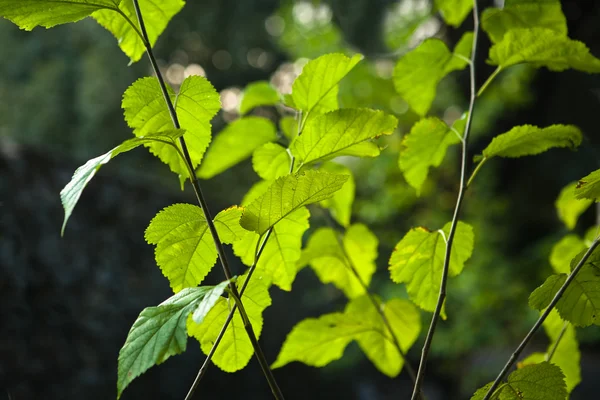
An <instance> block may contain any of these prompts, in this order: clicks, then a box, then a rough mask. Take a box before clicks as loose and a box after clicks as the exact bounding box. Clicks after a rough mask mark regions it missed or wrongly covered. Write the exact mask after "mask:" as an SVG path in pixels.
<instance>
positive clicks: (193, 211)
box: [145, 204, 242, 292]
mask: <svg viewBox="0 0 600 400" xmlns="http://www.w3.org/2000/svg"><path fill="white" fill-rule="evenodd" d="M240 214H241V209H239V208H230V209H227V210H224V211H222V212H220V213H219V214H217V216H216V217H215V227H216V228H217V231H218V233H219V237H220V239H221V241H222V242H223V243H231V240H233V239H237V238H238V236H239V235H241V232H242V229H241V228H240V227H239V222H238V221H239V219H240ZM145 238H146V241H147V242H148V243H150V244H154V245H156V249H155V252H154V254H155V257H156V263H157V264H158V266H159V267H160V269H161V271H162V273H163V275H165V277H167V279H168V280H169V283H170V285H171V288H172V289H173V291H174V292H178V291H180V290H181V289H183V288H186V287H194V286H197V285H198V284H200V283H201V282H202V280H203V279H204V277H205V276H206V275H207V274H208V273H209V272H210V270H211V269H212V267H213V266H214V265H215V262H216V261H217V249H216V247H215V243H214V240H213V237H212V235H211V233H210V230H209V228H208V223H207V222H206V219H205V217H204V213H203V211H202V209H201V208H200V207H198V206H194V205H191V204H173V205H171V206H169V207H167V208H165V209H163V210H162V211H160V212H159V213H158V214H157V215H156V216H155V217H154V218H153V219H152V221H150V225H149V226H148V228H147V229H146V233H145Z"/></svg>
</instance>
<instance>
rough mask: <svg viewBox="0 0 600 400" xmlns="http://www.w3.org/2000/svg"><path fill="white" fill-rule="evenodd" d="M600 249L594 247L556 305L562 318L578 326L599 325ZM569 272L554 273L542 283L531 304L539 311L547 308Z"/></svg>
mask: <svg viewBox="0 0 600 400" xmlns="http://www.w3.org/2000/svg"><path fill="white" fill-rule="evenodd" d="M583 253H584V252H581V253H579V254H578V255H577V256H576V257H575V258H574V259H573V261H572V262H571V267H572V268H573V267H574V264H575V262H576V261H577V260H579V259H581V256H582V255H583ZM599 266H600V251H598V249H596V250H594V252H593V253H592V255H591V256H590V257H589V258H588V260H587V261H586V263H585V265H584V266H583V267H582V268H581V270H580V271H579V273H578V274H577V275H576V276H575V279H573V281H572V282H571V284H570V285H569V286H568V287H567V289H566V290H565V292H564V294H563V295H562V297H561V298H560V300H559V301H558V303H557V304H556V309H557V310H558V313H559V314H560V316H561V318H562V319H564V320H566V321H569V322H571V323H572V324H573V325H576V326H589V325H591V324H596V325H598V324H599V323H598V321H600V319H599V318H598V313H599V312H600V267H599ZM566 279H567V274H556V275H551V276H550V277H549V278H548V279H546V281H545V282H544V283H543V284H542V286H540V287H538V288H537V289H535V290H534V291H533V293H531V295H530V296H529V305H530V306H531V307H532V308H534V309H536V310H543V309H545V308H546V307H548V304H550V301H552V298H553V297H554V295H555V294H556V292H557V291H558V289H560V287H561V286H562V285H563V284H564V283H565V280H566Z"/></svg>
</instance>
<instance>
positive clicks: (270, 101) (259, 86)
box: [240, 81, 280, 115]
mask: <svg viewBox="0 0 600 400" xmlns="http://www.w3.org/2000/svg"><path fill="white" fill-rule="evenodd" d="M279 101H280V99H279V93H277V90H275V88H274V87H273V86H271V84H270V83H269V82H266V81H259V82H252V83H250V84H249V85H248V86H246V89H244V94H243V96H242V102H241V103H240V114H242V115H244V114H247V113H248V112H249V111H251V110H252V109H253V108H256V107H261V106H273V105H275V104H277V103H279Z"/></svg>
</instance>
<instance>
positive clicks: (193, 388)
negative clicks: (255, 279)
mask: <svg viewBox="0 0 600 400" xmlns="http://www.w3.org/2000/svg"><path fill="white" fill-rule="evenodd" d="M271 232H272V229H269V230H268V231H267V232H266V233H265V239H264V240H263V241H262V242H261V243H260V246H259V248H258V251H257V252H256V256H255V257H254V262H253V263H252V266H251V267H250V269H249V270H248V276H247V277H246V279H245V280H244V284H243V285H242V288H241V289H240V296H243V295H244V292H245V291H246V288H247V287H248V283H249V282H250V278H252V275H253V274H254V271H255V270H256V265H257V264H258V260H259V259H260V256H261V254H262V252H263V250H264V249H265V246H266V245H267V241H268V240H269V237H270V236H271ZM236 308H237V302H236V303H234V304H233V306H232V307H231V310H230V311H229V315H227V319H226V320H225V323H224V324H223V327H222V328H221V331H220V332H219V335H218V336H217V338H216V339H215V342H214V343H213V345H212V347H211V348H210V351H209V352H208V355H207V356H206V359H205V360H204V362H203V363H202V366H201V367H200V370H199V371H198V374H197V375H196V379H194V383H192V386H191V387H190V390H189V391H188V394H187V395H186V396H185V400H190V399H191V398H192V396H193V395H194V392H195V391H196V388H197V387H198V385H199V384H200V381H201V380H202V378H203V377H204V374H205V373H206V371H207V369H208V367H209V366H210V361H211V360H212V358H213V356H214V355H215V352H216V351H217V348H218V347H219V344H220V343H221V340H222V339H223V336H225V332H226V331H227V327H228V326H229V324H230V323H231V320H232V319H233V314H234V313H235V310H236Z"/></svg>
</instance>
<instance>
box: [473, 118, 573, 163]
mask: <svg viewBox="0 0 600 400" xmlns="http://www.w3.org/2000/svg"><path fill="white" fill-rule="evenodd" d="M579 144H581V131H580V130H579V128H577V127H576V126H573V125H551V126H549V127H547V128H538V127H537V126H533V125H521V126H515V127H514V128H512V129H511V130H510V131H508V132H506V133H503V134H501V135H498V136H496V137H495V138H494V139H492V141H491V143H490V144H489V145H488V146H487V147H486V148H485V149H484V150H483V157H484V158H486V159H489V158H492V157H510V158H515V157H522V156H533V155H536V154H540V153H543V152H545V151H546V150H549V149H551V148H555V147H567V148H570V149H574V148H576V147H577V146H579Z"/></svg>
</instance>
